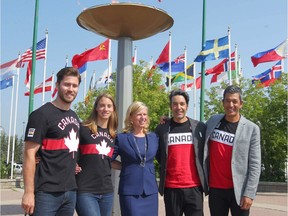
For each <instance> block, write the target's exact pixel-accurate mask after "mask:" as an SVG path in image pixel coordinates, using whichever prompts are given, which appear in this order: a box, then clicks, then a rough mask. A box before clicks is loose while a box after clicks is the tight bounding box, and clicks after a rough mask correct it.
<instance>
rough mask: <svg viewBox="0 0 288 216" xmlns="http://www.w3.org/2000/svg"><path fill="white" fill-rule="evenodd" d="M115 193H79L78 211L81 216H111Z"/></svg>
mask: <svg viewBox="0 0 288 216" xmlns="http://www.w3.org/2000/svg"><path fill="white" fill-rule="evenodd" d="M113 199H114V193H108V194H102V195H97V194H92V193H78V194H77V204H76V211H77V214H78V215H79V216H92V215H93V216H111V215H112V206H113Z"/></svg>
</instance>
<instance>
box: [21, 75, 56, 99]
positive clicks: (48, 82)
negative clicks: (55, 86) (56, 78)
mask: <svg viewBox="0 0 288 216" xmlns="http://www.w3.org/2000/svg"><path fill="white" fill-rule="evenodd" d="M52 78H53V77H52V76H51V77H49V78H48V79H46V80H45V92H47V91H51V90H52ZM42 92H43V82H42V83H41V84H39V85H38V86H36V87H35V88H34V94H38V93H42ZM24 95H25V96H29V95H30V91H27V92H25V94H24Z"/></svg>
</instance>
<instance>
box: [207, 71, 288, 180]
mask: <svg viewBox="0 0 288 216" xmlns="http://www.w3.org/2000/svg"><path fill="white" fill-rule="evenodd" d="M226 86H227V84H224V83H222V84H221V86H220V87H212V88H211V89H210V90H209V91H206V93H207V96H208V100H206V101H205V119H206V120H207V119H208V118H209V117H210V116H211V115H213V114H217V113H223V112H224V111H223V107H222V98H223V89H225V87H226ZM239 86H240V87H241V89H242V90H243V107H242V110H241V115H243V116H245V117H246V118H248V119H249V120H251V121H253V122H254V123H256V124H257V125H258V126H259V127H260V130H261V153H262V168H263V169H262V174H261V180H262V181H280V182H281V181H285V180H286V177H285V167H286V162H287V74H284V75H283V76H282V80H281V81H277V82H275V83H274V84H273V85H271V86H270V87H265V88H263V87H262V86H261V85H260V84H259V83H258V84H256V85H254V84H252V83H251V80H249V79H243V78H242V79H241V82H240V84H239ZM219 92H221V93H220V94H219Z"/></svg>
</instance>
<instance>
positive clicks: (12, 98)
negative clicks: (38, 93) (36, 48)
mask: <svg viewBox="0 0 288 216" xmlns="http://www.w3.org/2000/svg"><path fill="white" fill-rule="evenodd" d="M18 59H19V58H18ZM14 88H15V85H14V77H13V86H12V93H11V103H10V121H9V132H8V148H7V158H6V164H9V159H10V142H11V130H12V129H11V127H12V116H13V114H12V113H13V102H14Z"/></svg>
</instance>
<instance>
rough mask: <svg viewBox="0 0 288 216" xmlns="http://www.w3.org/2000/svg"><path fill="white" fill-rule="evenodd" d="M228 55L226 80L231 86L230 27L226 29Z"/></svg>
mask: <svg viewBox="0 0 288 216" xmlns="http://www.w3.org/2000/svg"><path fill="white" fill-rule="evenodd" d="M228 47H229V49H228V55H229V73H228V80H229V85H232V73H231V46H230V27H228Z"/></svg>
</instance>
